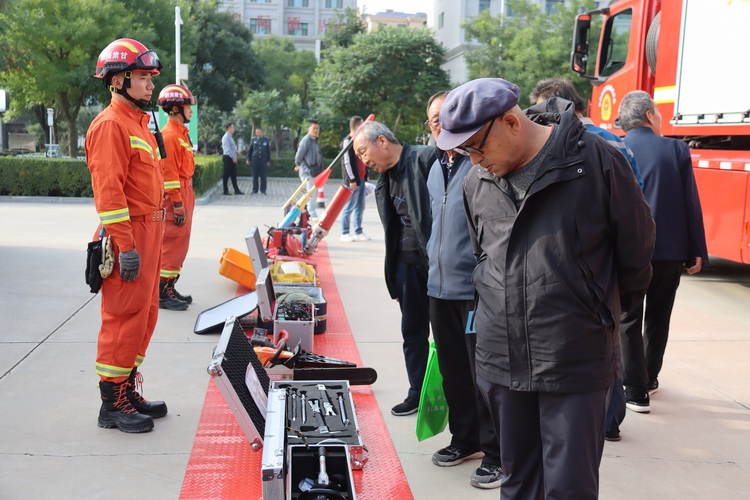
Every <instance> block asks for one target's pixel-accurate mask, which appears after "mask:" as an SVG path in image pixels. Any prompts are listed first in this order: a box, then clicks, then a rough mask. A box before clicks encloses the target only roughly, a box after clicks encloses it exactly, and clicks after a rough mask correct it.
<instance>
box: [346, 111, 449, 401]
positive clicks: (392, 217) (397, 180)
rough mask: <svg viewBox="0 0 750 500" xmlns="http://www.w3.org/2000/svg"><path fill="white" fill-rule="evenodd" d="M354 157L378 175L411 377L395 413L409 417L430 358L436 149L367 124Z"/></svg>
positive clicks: (389, 274)
mask: <svg viewBox="0 0 750 500" xmlns="http://www.w3.org/2000/svg"><path fill="white" fill-rule="evenodd" d="M354 152H355V153H356V154H357V156H358V157H359V158H360V159H361V160H362V161H363V162H364V163H365V165H367V166H368V167H369V168H372V169H373V170H375V171H376V172H378V173H379V174H380V179H378V184H377V186H376V187H375V200H376V202H377V205H378V213H379V214H380V221H381V222H382V223H383V229H385V283H386V285H387V286H388V292H389V293H390V295H391V298H393V299H396V300H398V305H399V307H400V308H401V335H402V337H403V339H404V344H403V349H404V359H405V362H406V373H407V375H408V377H409V391H408V393H407V396H406V399H404V401H403V402H402V403H399V404H397V405H396V406H394V407H393V408H392V409H391V413H392V414H393V415H396V416H403V415H411V414H412V413H416V412H417V410H418V409H419V397H420V394H421V392H422V381H423V380H424V374H425V371H426V369H427V355H428V353H429V343H428V338H429V336H430V317H429V303H428V300H427V240H428V239H429V238H430V230H431V224H432V219H431V217H430V194H429V193H428V191H427V175H428V173H429V171H430V167H431V166H432V164H433V162H434V161H435V158H436V155H435V148H432V147H428V146H410V145H408V144H401V143H399V142H398V140H397V139H396V136H394V135H393V132H391V131H390V130H389V129H388V127H386V126H385V125H383V124H382V123H379V122H376V121H366V122H364V123H363V124H362V125H361V126H360V128H359V133H358V134H357V137H356V138H355V139H354Z"/></svg>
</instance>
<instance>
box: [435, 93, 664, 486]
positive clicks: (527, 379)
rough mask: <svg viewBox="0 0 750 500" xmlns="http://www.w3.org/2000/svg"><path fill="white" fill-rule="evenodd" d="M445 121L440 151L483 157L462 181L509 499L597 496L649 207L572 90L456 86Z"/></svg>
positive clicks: (484, 372)
mask: <svg viewBox="0 0 750 500" xmlns="http://www.w3.org/2000/svg"><path fill="white" fill-rule="evenodd" d="M440 126H441V128H442V131H441V132H440V135H439V136H438V140H437V145H438V147H439V148H440V149H443V150H448V149H453V150H455V151H457V152H458V153H460V154H465V155H468V156H470V158H471V161H472V163H474V164H475V165H479V166H480V167H482V168H481V169H474V170H472V171H471V172H470V173H469V175H467V176H466V178H465V180H464V185H463V188H464V189H463V190H464V205H465V210H466V214H467V218H468V221H469V234H470V236H471V240H472V246H473V248H474V254H475V255H476V256H477V267H476V269H475V270H474V272H473V274H472V282H473V284H474V287H475V288H476V290H477V295H478V302H477V305H476V313H475V318H476V320H475V326H476V332H477V333H476V335H477V349H476V370H477V385H478V386H479V388H480V390H481V391H482V393H483V396H484V398H485V400H486V401H487V405H488V407H489V408H490V412H491V413H492V422H493V424H494V426H495V430H496V432H497V435H498V437H499V439H500V456H501V460H502V468H503V472H504V475H503V479H502V483H501V486H500V495H501V498H502V499H516V498H542V497H547V498H575V499H577V500H582V499H596V498H598V493H599V464H600V462H601V457H602V452H603V449H604V432H605V419H606V410H607V400H608V399H609V394H610V391H611V387H612V385H613V384H614V381H615V378H616V376H617V371H618V368H619V357H620V356H619V346H618V335H617V328H618V322H619V318H620V303H621V300H624V301H626V302H627V300H628V299H627V298H628V296H629V295H630V293H632V292H634V291H638V290H642V289H644V288H645V287H646V286H647V285H648V282H649V280H650V277H651V265H650V258H651V251H652V248H653V241H654V222H653V219H652V218H651V211H650V210H649V208H648V205H647V204H646V200H645V199H644V197H643V193H642V192H641V190H640V187H639V186H638V183H637V182H636V179H635V177H634V176H633V171H632V169H631V168H630V164H629V163H628V162H627V160H626V159H625V157H624V156H622V154H620V153H619V152H618V151H617V150H615V149H614V148H613V147H612V146H610V145H608V144H607V143H606V142H604V141H602V140H600V139H599V138H598V137H596V136H594V135H593V134H589V133H586V132H585V130H584V128H583V124H582V123H581V121H580V120H579V119H578V118H577V117H576V115H575V113H574V109H573V104H572V103H571V102H569V101H565V100H561V99H559V98H551V99H548V100H546V101H544V102H543V103H542V104H539V105H537V106H534V107H532V108H529V109H528V110H526V111H525V112H523V111H521V109H520V108H519V107H518V87H517V86H516V85H514V84H512V83H510V82H507V81H505V80H502V79H499V78H481V79H478V80H473V81H470V82H468V83H466V84H464V85H462V86H460V87H458V88H456V89H454V90H452V91H451V92H450V94H448V97H447V99H446V100H445V103H444V104H443V107H442V109H441V111H440Z"/></svg>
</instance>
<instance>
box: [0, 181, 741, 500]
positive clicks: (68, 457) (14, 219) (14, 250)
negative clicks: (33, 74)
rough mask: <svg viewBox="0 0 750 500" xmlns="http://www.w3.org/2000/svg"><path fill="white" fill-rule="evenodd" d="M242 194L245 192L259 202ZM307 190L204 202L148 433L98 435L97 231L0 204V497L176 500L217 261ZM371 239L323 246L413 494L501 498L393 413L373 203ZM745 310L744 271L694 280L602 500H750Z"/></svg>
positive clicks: (36, 208)
mask: <svg viewBox="0 0 750 500" xmlns="http://www.w3.org/2000/svg"><path fill="white" fill-rule="evenodd" d="M249 182H250V181H249V179H242V180H241V184H240V188H241V189H242V190H243V191H245V192H249V191H250V184H249ZM334 184H335V182H332V183H329V186H333V185H334ZM296 186H297V181H296V180H288V181H287V180H271V181H270V183H269V190H268V192H269V194H268V196H265V197H263V196H261V195H255V196H251V195H249V194H245V195H243V196H223V195H221V194H220V193H221V191H220V190H216V191H214V192H213V193H212V194H210V195H209V196H206V199H205V200H202V203H203V204H201V205H199V206H198V207H197V209H196V214H195V225H194V232H193V234H194V236H193V240H192V243H191V247H190V252H189V254H188V259H187V261H186V263H185V268H184V272H183V277H182V279H181V280H180V288H181V289H182V290H183V291H184V292H187V293H192V295H193V297H194V298H195V302H194V304H193V305H192V306H191V307H190V309H189V310H188V311H187V312H171V311H166V312H162V314H161V315H160V317H159V323H158V325H157V330H156V333H155V336H154V340H153V342H152V345H151V349H150V351H149V355H148V357H147V359H146V361H145V363H144V365H143V370H142V371H143V373H144V376H145V395H146V396H147V397H149V398H155V399H156V398H160V399H161V398H163V399H165V400H166V401H167V402H168V404H169V409H170V413H169V415H168V416H167V417H166V418H164V419H161V420H159V421H157V423H156V429H155V430H154V431H153V432H151V433H147V434H143V435H127V434H124V433H121V432H117V431H114V430H105V429H100V428H98V427H97V426H96V415H97V412H98V408H99V400H98V390H97V387H96V383H97V377H96V373H95V371H94V356H95V351H96V332H97V330H98V327H99V297H98V296H93V295H91V294H90V293H88V289H87V287H86V286H85V285H84V284H83V262H84V246H85V242H86V241H87V240H88V239H89V238H90V236H91V234H92V232H93V230H94V228H95V226H96V224H97V218H96V215H95V211H94V208H93V205H92V204H91V201H90V200H88V201H87V200H83V201H81V200H78V201H79V202H78V203H70V202H66V203H51V202H50V200H40V199H35V200H28V199H15V200H10V199H8V198H0V401H2V412H0V471H2V474H0V499H3V500H5V499H9V500H16V499H47V498H61V499H68V498H75V499H99V498H105V497H106V498H110V499H120V498H123V499H124V498H134V497H135V498H143V499H175V498H177V497H178V495H179V491H180V486H181V483H182V478H183V476H184V473H185V467H186V464H187V461H188V457H189V454H190V450H191V446H192V439H193V436H194V434H195V429H196V427H197V424H198V417H199V415H200V411H201V407H202V404H203V398H204V395H205V389H206V386H207V384H208V375H207V374H206V371H205V369H206V366H207V365H208V363H209V362H210V359H211V352H212V349H213V347H214V345H215V344H216V341H217V339H218V337H217V336H215V335H205V336H199V335H195V334H194V333H193V332H192V330H193V325H194V322H195V317H196V315H197V314H198V313H199V312H200V311H203V310H205V309H207V308H209V307H212V306H213V305H216V304H218V303H221V302H223V301H225V300H228V299H229V298H232V297H233V296H234V295H235V292H236V284H235V283H234V282H231V281H229V280H227V279H225V278H223V277H222V276H220V275H219V274H218V272H217V270H218V265H219V264H218V261H219V257H220V255H221V251H222V249H223V248H224V247H233V248H237V249H240V250H242V249H244V248H245V244H244V239H243V237H244V234H245V233H246V232H247V230H248V229H249V228H250V227H252V226H254V225H258V226H261V227H263V226H265V225H275V224H276V223H277V222H278V219H279V218H280V212H279V206H280V205H281V204H282V203H283V202H284V201H285V200H286V198H287V197H288V196H289V195H290V194H291V192H292V191H293V190H294V188H295V187H296ZM330 189H331V190H330V192H328V189H326V190H324V192H325V193H326V195H327V197H330V196H331V195H332V194H333V188H330ZM24 201H25V202H24ZM57 201H59V200H57ZM364 227H365V231H366V232H367V233H368V234H370V235H371V236H372V237H373V240H372V241H370V242H357V243H343V242H341V241H339V239H338V236H339V234H338V227H336V228H335V229H334V231H332V234H331V235H330V237H329V238H328V239H327V243H328V245H329V249H330V255H331V260H332V263H333V268H334V273H335V277H336V283H337V286H338V288H339V292H340V294H341V297H342V300H343V302H344V306H345V308H346V311H347V316H348V320H349V322H350V324H351V327H352V331H353V332H354V335H355V338H356V339H357V343H358V346H359V349H360V353H361V356H362V359H363V362H364V364H365V365H367V366H372V367H374V368H376V369H377V371H378V373H379V379H378V381H377V383H376V384H375V385H374V386H373V390H374V392H375V395H376V397H377V399H378V402H379V405H380V409H381V412H382V413H383V415H384V419H385V422H386V425H387V426H388V430H389V432H390V434H391V436H392V439H393V442H394V444H395V447H396V449H397V451H398V453H399V458H400V459H401V463H402V465H403V467H404V470H405V471H406V474H407V477H408V479H409V483H410V485H411V488H412V491H413V493H414V496H415V498H417V499H443V498H446V499H448V498H461V497H464V498H497V497H498V490H491V491H480V490H477V489H475V488H473V487H471V486H470V485H469V484H468V478H469V474H470V472H471V470H472V468H473V467H475V466H476V465H477V464H476V463H466V464H462V465H460V466H457V467H453V468H448V469H439V468H437V467H435V466H434V465H432V463H431V462H430V455H431V454H432V452H434V451H435V450H436V449H437V448H439V447H442V446H444V445H445V444H447V441H448V437H447V435H443V436H438V437H435V438H432V439H430V440H427V441H424V442H422V443H418V442H417V441H416V438H415V436H414V422H415V417H413V416H410V417H394V416H392V415H391V414H390V411H389V410H390V407H391V406H392V405H393V404H395V403H397V402H400V401H401V400H402V399H403V398H404V396H405V392H406V375H405V371H404V368H403V356H402V354H401V344H400V333H399V313H398V306H397V304H396V303H395V302H393V301H391V300H390V298H389V297H388V294H387V292H386V290H385V285H384V283H383V278H382V269H383V267H382V265H383V232H382V229H381V226H380V223H379V220H378V217H377V212H376V210H375V208H374V203H373V199H372V198H368V206H367V209H366V211H365V221H364ZM748 303H750V266H740V265H737V264H733V263H729V262H726V261H716V262H714V266H713V269H712V270H711V271H709V272H706V273H702V274H701V275H698V276H696V277H685V278H684V280H683V282H682V285H681V287H680V290H679V292H678V297H677V304H676V306H675V312H674V315H673V328H672V336H671V339H670V345H669V347H668V350H667V356H666V360H665V368H664V371H663V373H662V375H661V376H660V382H661V389H660V390H659V392H658V393H657V394H656V395H655V396H654V398H653V402H652V412H651V413H650V414H648V415H639V414H634V413H631V412H629V413H628V415H627V418H626V420H625V422H624V424H623V426H622V434H623V440H622V441H621V442H619V443H607V444H606V445H605V450H604V458H603V460H602V466H601V488H600V490H601V498H605V499H635V498H638V499H640V498H649V499H650V498H665V499H672V498H674V499H677V498H679V499H705V498H711V499H714V498H716V499H743V498H750V383H748V380H750V363H748V361H747V360H748V358H750V317H748V313H747V310H748V308H747V304H748Z"/></svg>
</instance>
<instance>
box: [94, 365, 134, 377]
mask: <svg viewBox="0 0 750 500" xmlns="http://www.w3.org/2000/svg"><path fill="white" fill-rule="evenodd" d="M132 370H133V367H132V366H129V367H124V366H111V365H104V364H102V363H97V364H96V373H97V374H98V375H99V376H101V377H109V378H120V377H127V376H129V375H130V372H131V371H132Z"/></svg>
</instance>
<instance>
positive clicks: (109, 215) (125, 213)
mask: <svg viewBox="0 0 750 500" xmlns="http://www.w3.org/2000/svg"><path fill="white" fill-rule="evenodd" d="M99 220H100V221H102V224H103V225H107V224H114V223H115V222H123V221H126V220H130V210H128V209H127V208H118V209H117V210H110V211H108V212H99Z"/></svg>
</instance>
